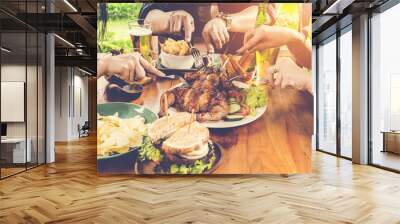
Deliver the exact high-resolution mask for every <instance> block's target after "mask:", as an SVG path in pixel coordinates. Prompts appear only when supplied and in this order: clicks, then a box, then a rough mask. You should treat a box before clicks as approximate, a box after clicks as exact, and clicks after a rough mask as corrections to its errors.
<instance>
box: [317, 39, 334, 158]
mask: <svg viewBox="0 0 400 224" xmlns="http://www.w3.org/2000/svg"><path fill="white" fill-rule="evenodd" d="M331 39H332V40H330V41H328V42H326V43H324V44H322V45H320V46H319V48H318V124H317V125H318V149H319V150H322V151H326V152H330V153H336V37H335V36H334V37H332V38H331Z"/></svg>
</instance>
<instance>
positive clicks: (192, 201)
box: [0, 136, 400, 224]
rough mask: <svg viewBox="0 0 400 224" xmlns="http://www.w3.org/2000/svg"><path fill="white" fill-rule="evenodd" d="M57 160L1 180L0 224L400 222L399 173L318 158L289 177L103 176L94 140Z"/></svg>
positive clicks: (61, 150) (69, 147)
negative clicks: (303, 172) (304, 170)
mask: <svg viewBox="0 0 400 224" xmlns="http://www.w3.org/2000/svg"><path fill="white" fill-rule="evenodd" d="M56 160H57V162H56V163H54V164H49V165H46V166H41V167H38V168H36V169H33V170H29V171H27V172H25V173H22V174H19V175H17V176H14V177H10V178H7V179H5V180H2V181H0V201H1V203H0V223H44V222H47V223H116V222H118V223H385V224H386V223H399V222H400V213H399V210H400V200H396V199H397V198H400V190H399V189H400V178H399V177H400V176H399V174H395V173H391V172H387V171H384V170H380V169H377V168H374V167H369V166H361V165H355V164H354V165H353V164H352V163H351V162H350V161H347V160H343V159H339V158H336V157H333V156H330V155H327V154H324V153H319V152H313V168H312V170H313V173H311V174H307V175H289V176H288V177H282V176H279V175H217V176H211V177H210V176H207V177H206V176H187V177H184V178H182V177H163V176H157V177H140V176H139V177H132V176H112V177H99V176H98V175H97V172H96V162H95V161H96V138H95V137H94V136H92V137H89V138H83V139H80V140H79V141H75V142H70V143H68V144H58V145H57V146H56ZM288 163H289V164H290V161H289V162H288Z"/></svg>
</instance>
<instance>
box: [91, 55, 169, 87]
mask: <svg viewBox="0 0 400 224" xmlns="http://www.w3.org/2000/svg"><path fill="white" fill-rule="evenodd" d="M146 72H147V73H152V74H154V75H156V76H160V77H163V76H165V74H164V73H162V72H161V71H159V70H158V69H156V68H155V67H154V66H153V65H151V64H150V63H149V62H148V61H146V60H145V59H144V58H143V57H142V56H141V55H140V54H139V53H137V52H135V53H132V54H121V55H117V56H109V57H105V58H102V59H99V60H98V62H97V76H102V75H105V76H109V75H118V76H119V77H120V78H121V79H123V80H125V81H127V82H131V81H139V80H142V79H144V78H146Z"/></svg>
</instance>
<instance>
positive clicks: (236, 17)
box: [228, 3, 277, 33]
mask: <svg viewBox="0 0 400 224" xmlns="http://www.w3.org/2000/svg"><path fill="white" fill-rule="evenodd" d="M266 13H267V16H268V19H267V23H268V24H269V25H273V24H274V23H275V21H276V16H277V14H276V5H275V4H274V3H269V4H268V6H267V9H266ZM257 14H258V6H257V5H252V6H250V7H247V8H246V9H243V10H242V11H240V12H238V13H233V14H230V16H231V18H232V24H231V27H230V29H228V31H229V32H240V33H245V32H247V31H249V30H251V29H253V28H254V26H255V24H256V19H257Z"/></svg>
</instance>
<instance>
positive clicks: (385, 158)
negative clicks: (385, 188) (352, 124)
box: [370, 5, 400, 170]
mask: <svg viewBox="0 0 400 224" xmlns="http://www.w3.org/2000/svg"><path fill="white" fill-rule="evenodd" d="M398 21H400V5H396V6H394V7H392V8H390V9H388V10H387V11H384V12H382V13H380V14H375V15H374V16H373V17H372V18H371V29H372V30H371V31H372V32H371V35H372V36H371V40H372V43H371V53H372V54H371V60H372V61H371V69H372V70H371V99H370V104H371V107H370V108H371V111H370V116H371V117H370V118H371V122H372V124H371V130H370V132H371V140H372V153H371V155H370V156H371V161H372V163H373V164H375V165H379V166H383V167H387V168H391V169H395V170H400V155H399V153H400V133H398V132H395V131H399V130H400V101H399V95H400V63H399V59H398V52H400V45H399V44H398V40H399V39H400V33H399V32H398V30H397V29H394V27H398Z"/></svg>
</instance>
